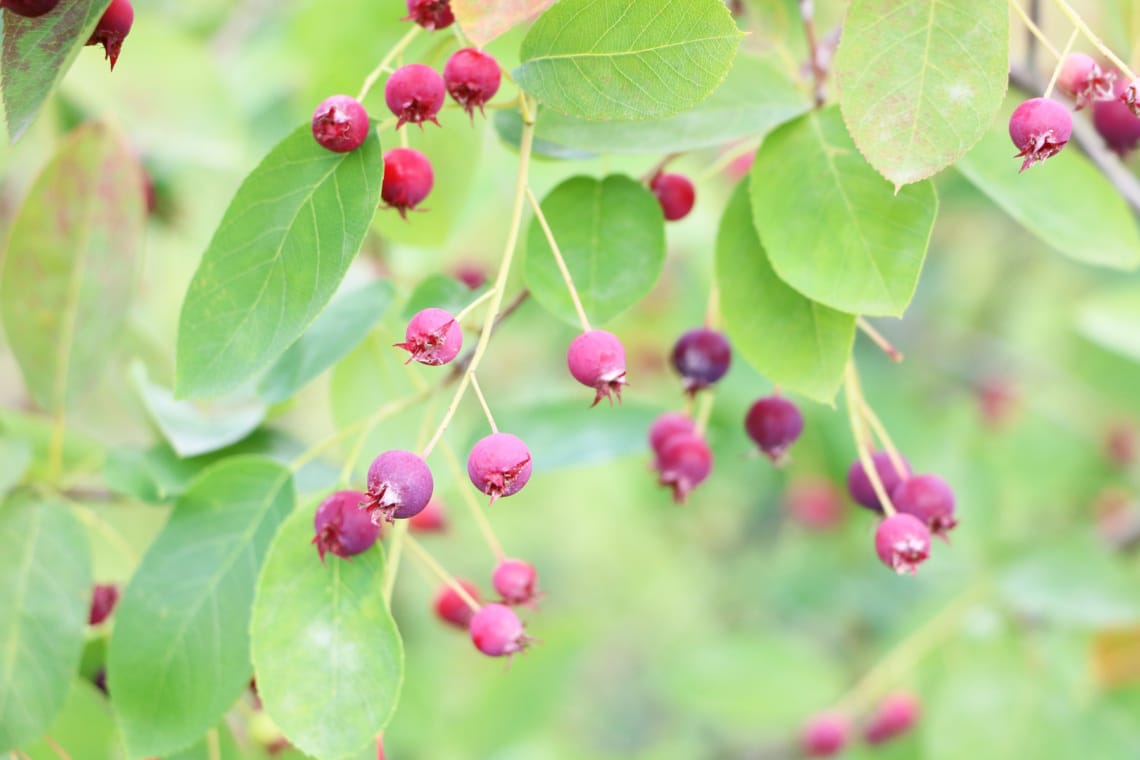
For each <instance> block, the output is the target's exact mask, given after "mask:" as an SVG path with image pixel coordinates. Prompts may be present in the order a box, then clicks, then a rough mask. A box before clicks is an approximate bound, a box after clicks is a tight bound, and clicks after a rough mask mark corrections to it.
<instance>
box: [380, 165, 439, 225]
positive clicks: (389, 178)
mask: <svg viewBox="0 0 1140 760" xmlns="http://www.w3.org/2000/svg"><path fill="white" fill-rule="evenodd" d="M434 182H435V174H434V173H433V172H432V170H431V161H428V158H427V156H425V155H424V154H423V153H420V152H419V151H418V150H416V149H414V148H392V150H390V151H388V152H387V153H385V154H384V182H383V184H382V185H381V186H380V198H381V199H383V201H384V203H385V204H387V206H388V207H389V208H394V209H396V210H397V211H399V212H400V216H402V217H404V218H405V219H407V218H408V209H412V208H415V207H416V206H417V205H419V203H420V201H422V200H423V199H424V198H426V197H428V193H430V192H431V188H432V184H434Z"/></svg>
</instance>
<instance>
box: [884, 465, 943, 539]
mask: <svg viewBox="0 0 1140 760" xmlns="http://www.w3.org/2000/svg"><path fill="white" fill-rule="evenodd" d="M891 501H892V502H893V503H894V505H895V509H897V510H898V511H899V512H901V513H903V514H908V515H913V516H914V517H917V518H918V519H919V520H922V522H923V523H925V524H926V527H927V528H929V529H930V532H931V534H932V535H935V536H938V537H939V538H941V539H942V540H943V541H946V540H947V535H946V534H947V533H949V532H950V530H952V529H953V528H954V526H956V525H957V524H958V521H957V519H955V517H954V491H953V490H952V489H951V488H950V485H949V484H948V483H947V482H946V481H945V480H943V479H942V478H940V477H938V476H937V475H915V476H913V477H911V478H907V479H906V480H905V481H903V482H902V483H900V484H899V485H898V487H896V488H895V490H894V491H892V492H891Z"/></svg>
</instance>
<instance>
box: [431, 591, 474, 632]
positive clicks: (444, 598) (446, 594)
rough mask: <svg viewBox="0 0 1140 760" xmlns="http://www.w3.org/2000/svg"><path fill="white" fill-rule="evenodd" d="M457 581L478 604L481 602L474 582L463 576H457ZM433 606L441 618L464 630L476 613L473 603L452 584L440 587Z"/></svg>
mask: <svg viewBox="0 0 1140 760" xmlns="http://www.w3.org/2000/svg"><path fill="white" fill-rule="evenodd" d="M455 582H456V583H458V584H459V585H460V587H461V588H462V589H463V590H464V591H466V592H467V595H468V596H469V597H471V598H472V599H474V600H475V603H476V604H478V603H479V601H480V598H479V589H478V588H476V586H475V584H474V583H472V582H471V581H469V580H465V579H463V578H456V579H455ZM433 606H434V607H435V614H436V616H437V617H438V618H439V619H440V620H442V621H443V622H445V623H447V624H448V625H453V626H455V627H456V628H459V629H463V630H465V629H466V628H467V626H468V625H469V624H470V623H471V618H472V617H473V616H474V615H475V610H473V609H471V605H470V604H468V603H467V602H466V601H465V600H464V599H463V597H461V596H460V595H459V592H457V591H456V590H455V589H453V588H452V587H451V586H443V587H441V588H440V590H439V591H438V592H437V593H436V595H435V602H433Z"/></svg>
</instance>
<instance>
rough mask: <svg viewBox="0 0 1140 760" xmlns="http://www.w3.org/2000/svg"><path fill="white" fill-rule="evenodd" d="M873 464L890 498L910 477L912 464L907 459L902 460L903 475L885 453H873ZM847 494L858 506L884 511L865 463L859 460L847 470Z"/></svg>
mask: <svg viewBox="0 0 1140 760" xmlns="http://www.w3.org/2000/svg"><path fill="white" fill-rule="evenodd" d="M871 462H872V464H874V466H875V472H877V473H878V475H879V480H880V481H882V483H883V490H884V491H886V493H887V495H888V496H889V495H890V494H891V493H892V492H893V491H894V490H895V489H896V488H898V485H899V483H901V482H903V481H904V480H906V479H907V478H909V477H910V464H909V463H908V462H907V461H906V459H905V458H903V460H902V466H903V471H902V472H901V473H900V472H899V471H898V469H897V468H896V467H895V465H894V462H892V461H891V457H890V456H889V455H888V454H887V452H885V451H875V452H872V454H871ZM847 493H848V494H850V496H851V498H852V499H854V500H855V502H856V503H857V504H861V505H863V506H864V507H866V508H867V509H871V510H874V511H876V512H882V511H883V505H882V504H880V503H879V497H878V496H877V495H876V494H875V489H874V488H873V487H872V486H871V479H870V478H868V477H867V472H866V470H864V469H863V462H862V461H860V460H858V459H856V460H855V461H854V462H852V463H851V466H850V467H849V468H848V469H847Z"/></svg>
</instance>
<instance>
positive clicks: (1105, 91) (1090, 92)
mask: <svg viewBox="0 0 1140 760" xmlns="http://www.w3.org/2000/svg"><path fill="white" fill-rule="evenodd" d="M1115 78H1116V72H1113V71H1107V72H1106V71H1104V70H1102V69H1101V67H1100V66H1098V65H1097V62H1096V61H1094V60H1093V59H1092V57H1091V56H1088V55H1085V54H1084V53H1070V54H1069V55H1067V56H1066V57H1065V62H1064V63H1063V64H1062V65H1061V72H1060V73H1059V74H1058V75H1057V89H1059V90H1060V91H1061V92H1063V93H1065V94H1066V95H1068V96H1069V97H1071V98H1073V99H1075V100H1076V101H1077V110H1078V111H1079V110H1081V109H1082V108H1084V107H1085V106H1087V105H1089V104H1090V103H1094V102H1096V101H1099V100H1111V99H1112V98H1113V88H1112V82H1113V80H1114V79H1115Z"/></svg>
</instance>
